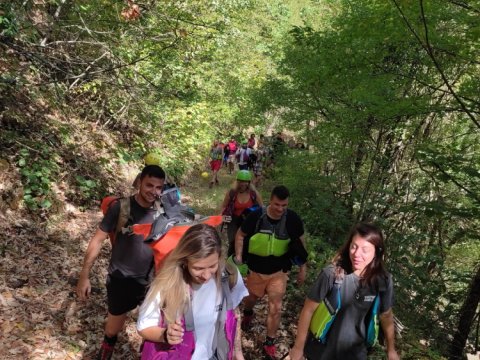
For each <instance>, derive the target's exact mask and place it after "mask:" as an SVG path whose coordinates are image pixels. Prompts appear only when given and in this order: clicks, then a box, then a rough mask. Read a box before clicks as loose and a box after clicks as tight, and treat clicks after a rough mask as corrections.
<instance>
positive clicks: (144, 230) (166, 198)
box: [100, 187, 222, 270]
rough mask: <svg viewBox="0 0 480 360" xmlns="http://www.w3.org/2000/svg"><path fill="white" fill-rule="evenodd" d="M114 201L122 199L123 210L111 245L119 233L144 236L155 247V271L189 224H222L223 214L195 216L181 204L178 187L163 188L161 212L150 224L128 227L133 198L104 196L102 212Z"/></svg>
mask: <svg viewBox="0 0 480 360" xmlns="http://www.w3.org/2000/svg"><path fill="white" fill-rule="evenodd" d="M115 201H120V212H119V216H118V221H117V226H116V228H115V230H114V231H112V232H111V233H109V238H110V241H111V243H112V246H114V245H115V239H116V238H117V236H118V234H119V233H122V234H126V233H129V234H135V235H143V238H144V239H145V240H144V241H145V243H147V244H148V245H150V247H151V248H152V250H153V260H154V264H155V270H158V269H159V268H160V266H161V264H162V262H163V260H164V258H165V257H166V256H167V255H168V254H169V253H170V252H171V251H172V250H173V249H175V247H176V246H177V244H178V242H179V241H180V238H181V237H182V235H183V234H185V232H186V231H187V230H188V228H189V227H190V226H192V225H195V224H199V223H205V224H208V225H211V226H218V225H220V224H221V223H222V216H221V215H219V216H206V217H199V218H195V214H194V213H193V211H192V210H191V209H188V208H187V207H186V206H184V205H182V204H181V203H180V192H179V191H178V188H176V187H172V188H170V189H167V190H165V191H163V193H162V195H161V196H160V200H159V201H156V202H155V207H156V208H157V212H158V214H157V215H156V219H155V220H154V221H153V223H150V224H131V225H128V226H127V224H129V223H131V222H133V221H132V217H131V215H130V201H131V197H125V198H119V197H115V196H107V197H105V198H104V199H103V200H102V203H101V205H100V208H101V210H102V212H103V214H106V212H107V211H108V208H109V207H110V206H111V205H112V204H113V203H114V202H115Z"/></svg>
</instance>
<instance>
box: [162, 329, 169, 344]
mask: <svg viewBox="0 0 480 360" xmlns="http://www.w3.org/2000/svg"><path fill="white" fill-rule="evenodd" d="M163 339H164V340H165V341H164V342H165V344H167V345H170V343H169V342H168V337H167V329H165V332H164V333H163Z"/></svg>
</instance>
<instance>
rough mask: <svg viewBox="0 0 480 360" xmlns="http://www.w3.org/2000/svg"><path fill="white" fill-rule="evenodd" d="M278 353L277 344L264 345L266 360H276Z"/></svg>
mask: <svg viewBox="0 0 480 360" xmlns="http://www.w3.org/2000/svg"><path fill="white" fill-rule="evenodd" d="M276 352H277V349H276V347H275V344H270V345H267V344H265V343H264V344H263V354H264V355H265V357H264V359H265V360H275V359H276V358H277V357H276V356H275V353H276Z"/></svg>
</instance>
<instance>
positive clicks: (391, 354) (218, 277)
mask: <svg viewBox="0 0 480 360" xmlns="http://www.w3.org/2000/svg"><path fill="white" fill-rule="evenodd" d="M229 156H230V155H229ZM145 160H146V161H145V163H146V166H145V167H144V168H143V170H142V171H141V173H140V174H139V176H138V180H137V184H136V185H137V187H136V189H137V190H136V192H135V194H134V195H132V196H130V197H125V198H118V199H116V200H114V201H111V202H110V204H109V205H108V207H107V208H105V209H104V217H103V219H102V221H101V222H100V224H99V226H98V228H97V230H96V232H95V233H94V235H93V236H92V238H91V239H90V241H89V244H88V247H87V250H86V254H85V258H84V262H83V267H82V269H81V272H80V276H79V280H78V284H77V295H78V297H79V298H80V299H81V300H86V299H87V298H88V297H89V295H90V293H91V284H90V280H89V274H90V270H91V268H92V266H93V264H94V262H95V260H96V258H97V257H98V256H99V254H100V249H101V247H102V243H103V241H104V240H105V239H106V238H107V237H109V236H110V237H111V239H112V238H114V241H112V251H111V256H110V262H109V266H108V277H107V283H106V289H107V307H108V313H107V318H106V323H105V334H104V339H103V341H102V344H101V346H100V349H99V350H98V353H97V355H96V359H98V360H107V359H111V358H112V354H113V353H114V348H115V344H116V342H117V336H118V334H119V333H120V332H121V331H122V329H123V327H124V325H125V321H126V319H127V314H128V313H129V312H130V311H132V310H134V309H135V308H137V306H140V308H139V315H138V320H137V330H138V333H139V334H140V336H141V337H142V338H143V340H144V341H143V344H142V347H141V349H140V353H141V359H142V360H154V359H159V360H160V359H161V360H163V359H197V360H210V359H211V360H215V359H216V360H231V359H237V360H241V359H244V355H243V351H242V341H241V338H242V336H244V337H249V335H251V329H252V323H255V311H254V307H255V304H256V303H257V301H258V300H259V299H262V298H263V297H265V296H266V300H267V304H268V310H267V311H268V313H267V317H266V323H265V328H266V332H265V336H264V338H262V341H263V342H262V348H261V352H262V356H263V358H265V359H281V358H282V359H283V358H290V359H292V360H298V359H303V358H306V359H310V360H319V359H322V360H330V359H338V360H340V359H341V360H344V359H347V360H348V359H355V360H356V359H358V360H360V359H366V358H367V354H368V351H369V350H370V348H371V347H372V346H373V345H374V344H375V343H376V340H377V337H378V335H379V332H380V331H379V330H382V332H383V338H384V342H385V348H386V353H387V356H388V359H389V360H395V359H399V356H398V354H397V352H396V349H395V328H394V317H393V313H392V306H393V281H392V276H391V275H390V274H389V273H388V272H387V270H386V268H385V265H384V254H385V243H384V238H383V234H382V232H381V230H380V229H379V228H378V227H377V226H375V225H374V224H371V223H358V224H355V225H354V226H353V228H352V230H351V231H350V234H349V235H348V237H347V239H346V241H345V243H344V245H343V246H342V247H341V248H340V249H339V250H338V251H337V253H336V255H335V257H334V258H333V259H332V262H331V264H329V265H327V266H326V267H325V268H323V269H322V270H321V271H320V273H319V275H318V277H317V278H316V280H315V281H314V283H313V285H312V287H311V288H310V290H309V291H308V293H307V295H306V299H305V302H304V305H303V308H302V310H301V312H300V314H299V320H298V326H297V333H296V337H295V339H293V338H292V339H291V344H293V345H292V346H291V349H290V351H289V353H288V354H279V352H278V351H277V340H276V338H277V332H278V329H279V327H280V323H281V313H282V301H283V298H284V296H285V293H286V287H287V281H288V279H289V274H290V271H291V269H292V267H294V266H298V272H297V279H296V280H297V283H298V284H299V285H301V284H303V283H304V281H305V278H306V276H307V262H308V255H307V251H306V244H305V234H304V226H303V222H302V220H301V218H300V216H299V215H298V214H297V213H295V212H294V211H293V210H291V209H289V208H288V204H289V197H290V193H289V190H288V189H287V188H286V187H285V186H282V185H278V186H275V187H274V188H273V189H272V191H271V193H270V197H269V199H268V205H267V206H265V205H264V203H263V199H262V197H261V195H260V193H259V192H258V191H257V190H255V188H254V187H253V184H252V181H253V177H252V174H251V172H250V171H249V170H248V169H240V170H238V171H237V173H236V180H235V183H234V185H233V187H232V189H231V190H229V191H228V192H227V193H226V194H225V197H224V200H223V202H222V204H221V207H222V216H221V217H220V216H218V218H219V219H220V221H223V222H224V224H225V225H226V227H227V238H228V241H227V244H224V243H223V242H222V238H221V234H220V232H219V231H218V227H214V226H211V225H208V222H206V221H205V222H204V221H203V220H202V219H203V218H202V217H200V218H199V217H198V216H196V217H192V219H191V220H189V221H191V222H190V225H189V227H187V228H188V230H186V232H184V233H183V235H182V236H178V239H177V240H176V242H175V246H174V247H173V248H172V250H171V251H169V252H168V253H166V254H164V255H162V258H161V259H158V258H157V253H154V251H153V250H152V245H151V244H150V243H148V242H147V241H146V240H147V237H148V238H149V239H151V237H152V236H151V235H148V234H149V233H150V234H151V233H152V232H154V230H155V231H156V232H158V231H160V233H161V234H160V235H158V236H157V235H155V236H154V238H155V239H157V240H156V245H155V246H156V247H157V248H158V247H160V248H161V247H162V239H164V238H163V237H162V236H164V235H165V234H168V231H171V230H167V229H172V228H171V227H169V226H171V223H173V222H175V221H177V220H175V219H177V215H178V214H175V216H172V215H171V213H170V212H169V211H168V209H169V207H170V206H171V205H172V204H167V202H168V201H167V200H164V199H163V197H164V194H165V193H167V192H170V191H171V189H169V190H165V189H166V183H165V178H166V174H165V172H164V171H163V170H162V168H161V167H160V164H159V163H158V158H157V157H155V156H148V155H147V156H146V157H145ZM125 204H127V205H128V206H126V205H125ZM125 209H127V210H125ZM182 212H183V210H182ZM212 218H213V217H212ZM215 218H217V217H215ZM210 223H211V224H213V222H210ZM159 224H168V226H167V225H165V226H160V225H159ZM217 224H219V223H215V225H217ZM160 228H162V229H163V232H162V231H161V230H159V229H160ZM222 228H223V225H222ZM132 229H142V231H140V232H138V231H135V230H133V231H132ZM165 236H166V235H165ZM225 248H226V249H225ZM154 254H155V255H154ZM240 309H241V311H240ZM242 332H243V335H242Z"/></svg>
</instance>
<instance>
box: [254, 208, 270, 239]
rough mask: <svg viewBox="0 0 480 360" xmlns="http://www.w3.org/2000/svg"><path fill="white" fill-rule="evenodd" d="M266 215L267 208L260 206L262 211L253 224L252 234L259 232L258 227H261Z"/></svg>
mask: <svg viewBox="0 0 480 360" xmlns="http://www.w3.org/2000/svg"><path fill="white" fill-rule="evenodd" d="M266 215H267V207H266V206H262V211H261V212H260V217H259V218H258V220H257V223H256V224H255V232H254V234H256V233H258V231H259V230H260V227H261V225H262V221H263V218H264V217H265V216H266Z"/></svg>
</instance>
